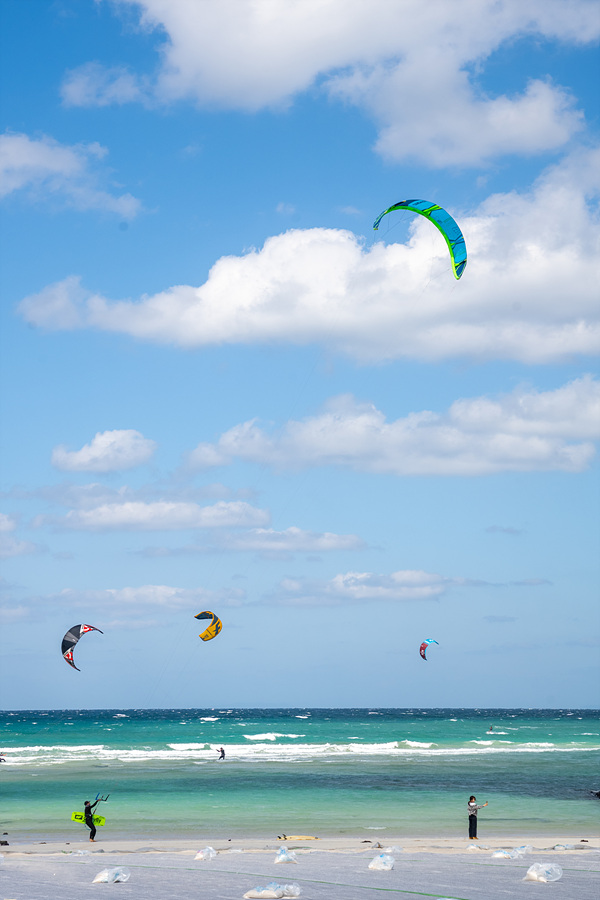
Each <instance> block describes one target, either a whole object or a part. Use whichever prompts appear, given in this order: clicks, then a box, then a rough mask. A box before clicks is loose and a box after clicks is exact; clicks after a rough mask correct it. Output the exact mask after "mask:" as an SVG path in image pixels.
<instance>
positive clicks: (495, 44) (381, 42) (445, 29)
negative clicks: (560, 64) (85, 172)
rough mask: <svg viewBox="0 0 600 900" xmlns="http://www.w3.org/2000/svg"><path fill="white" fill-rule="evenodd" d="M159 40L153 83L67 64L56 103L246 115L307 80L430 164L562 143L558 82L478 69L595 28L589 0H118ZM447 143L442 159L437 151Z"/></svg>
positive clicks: (571, 120) (565, 109)
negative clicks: (216, 109) (199, 108)
mask: <svg viewBox="0 0 600 900" xmlns="http://www.w3.org/2000/svg"><path fill="white" fill-rule="evenodd" d="M120 2H121V3H122V4H124V5H125V4H127V5H128V6H134V7H136V8H137V9H139V11H140V13H141V20H142V23H143V25H144V26H145V27H146V28H147V29H156V30H159V31H160V32H161V33H163V34H165V35H166V39H165V41H164V43H163V44H162V46H161V48H160V52H161V65H160V68H159V71H158V73H157V76H156V78H155V80H154V83H152V84H151V82H150V79H148V78H147V77H143V76H138V75H136V74H135V73H132V72H130V71H128V70H126V69H124V68H123V67H119V66H117V67H112V68H103V67H102V66H100V65H98V64H97V63H88V64H86V65H84V66H82V67H80V68H79V69H76V70H74V71H71V72H69V73H68V75H67V78H66V80H65V83H64V86H63V99H64V101H65V102H66V103H68V104H71V105H82V106H90V105H94V106H103V105H106V104H108V103H124V102H129V101H141V102H143V103H146V104H148V103H150V102H162V103H169V102H173V101H176V100H180V99H182V98H183V99H190V100H193V101H195V102H196V103H198V104H200V105H203V106H221V107H225V108H234V109H243V110H247V111H255V110H257V109H260V108H263V107H282V106H285V105H287V104H289V102H290V101H291V100H292V98H293V97H294V96H295V95H296V94H298V93H300V92H301V91H305V90H307V89H308V88H309V87H311V85H314V84H315V82H319V81H320V82H321V83H323V84H324V85H325V86H326V88H328V89H329V90H330V92H331V94H332V95H333V96H340V97H343V98H344V99H346V100H347V101H349V102H352V103H357V104H359V105H360V106H362V107H364V108H365V109H366V110H367V111H368V112H369V114H370V115H372V116H373V117H374V118H375V120H376V121H377V122H378V123H379V124H380V126H381V129H382V130H381V134H380V139H379V142H378V149H379V150H380V151H381V152H383V153H384V154H385V155H387V156H390V157H392V158H396V159H397V158H401V157H403V156H406V155H409V156H410V155H413V154H415V153H417V152H418V153H419V156H420V157H421V159H423V158H424V159H426V160H427V161H429V162H431V163H432V164H434V165H437V164H447V163H448V162H450V163H464V162H476V163H478V162H480V161H481V160H482V159H484V158H485V157H486V156H489V155H496V154H498V153H505V152H518V151H524V152H535V151H538V150H543V149H548V148H551V147H556V146H559V145H560V144H561V143H563V142H564V141H565V140H567V139H568V137H569V136H570V134H571V133H572V132H573V130H575V129H576V128H577V127H578V125H579V117H578V115H577V114H576V113H574V112H573V110H572V109H571V108H570V102H569V100H568V98H566V97H565V94H564V92H563V91H561V90H560V88H555V87H554V86H553V85H551V84H549V83H545V82H541V81H535V82H532V83H530V84H529V85H526V86H524V90H523V92H522V93H521V94H517V95H516V96H515V97H507V96H500V97H488V96H486V95H485V94H484V93H483V92H482V91H480V90H479V89H478V81H477V74H475V73H478V71H479V70H480V69H481V68H483V66H484V63H485V61H486V59H487V58H488V57H489V56H490V55H491V54H492V53H493V52H494V51H495V50H497V49H498V48H499V47H500V46H502V45H503V44H505V43H506V42H508V41H515V40H517V39H518V38H519V37H523V36H534V37H535V38H537V39H540V38H542V39H543V38H545V39H549V40H559V41H564V42H572V43H576V44H577V43H584V42H589V41H592V40H594V39H595V38H596V37H597V36H598V32H599V30H600V29H599V23H598V16H597V14H596V10H595V8H594V3H591V2H587V0H570V2H569V3H565V2H564V0H528V2H527V3H523V2H520V0H498V2H495V3H493V4H492V3H483V4H482V3H481V2H480V0H454V2H453V3H448V2H447V0H428V2H427V3H422V2H421V0H402V2H396V3H393V2H390V0H371V2H369V3H365V2H364V0H304V2H302V3H290V2H289V0H220V2H219V3H197V2H194V0H120ZM444 144H445V145H447V156H446V158H444V157H443V155H442V154H441V153H440V149H439V148H440V147H441V146H442V145H444Z"/></svg>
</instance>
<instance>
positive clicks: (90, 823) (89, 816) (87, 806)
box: [83, 794, 110, 841]
mask: <svg viewBox="0 0 600 900" xmlns="http://www.w3.org/2000/svg"><path fill="white" fill-rule="evenodd" d="M109 797H110V794H107V795H106V797H99V796H98V794H96V799H95V800H94V802H93V803H90V801H89V800H86V801H85V803H84V804H83V814H84V816H85V824H86V825H87V827H88V828H89V829H90V841H93V840H95V838H96V826H95V825H94V813H93V810H94V807H96V806H98V804H99V803H100V802H101V801H104V802H106V801H107V800H108V798H109Z"/></svg>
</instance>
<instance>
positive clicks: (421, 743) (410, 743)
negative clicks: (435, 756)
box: [399, 741, 437, 750]
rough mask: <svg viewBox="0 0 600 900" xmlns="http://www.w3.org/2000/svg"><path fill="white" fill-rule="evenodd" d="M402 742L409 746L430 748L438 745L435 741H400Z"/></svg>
mask: <svg viewBox="0 0 600 900" xmlns="http://www.w3.org/2000/svg"><path fill="white" fill-rule="evenodd" d="M399 743H400V744H406V746H407V747H424V748H425V749H426V750H428V749H429V748H430V747H436V746H437V744H434V743H433V742H431V743H429V744H427V743H425V742H424V741H399Z"/></svg>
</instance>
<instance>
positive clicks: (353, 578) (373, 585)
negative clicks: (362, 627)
mask: <svg viewBox="0 0 600 900" xmlns="http://www.w3.org/2000/svg"><path fill="white" fill-rule="evenodd" d="M548 584H550V582H549V581H547V580H546V579H543V578H530V579H527V580H524V581H509V582H498V583H494V582H488V581H479V580H473V579H469V578H463V577H449V576H445V575H438V574H436V573H431V572H423V571H421V570H418V569H416V570H415V569H403V570H400V571H398V572H392V573H391V574H389V575H382V574H376V573H374V572H344V573H340V574H339V575H335V576H334V577H333V578H331V579H328V580H326V579H308V578H284V579H283V580H282V581H281V582H280V583H279V585H278V587H277V589H276V590H275V591H274V592H273V593H272V594H270V595H268V596H267V597H265V598H264V601H263V602H265V603H271V604H277V605H282V606H339V605H341V604H343V603H366V602H373V601H377V600H385V601H391V602H398V601H408V600H417V601H423V600H437V599H438V598H440V597H441V596H442V595H443V594H444V593H445V592H446V591H447V590H448V588H451V587H463V588H465V587H466V588H469V587H476V588H480V587H482V586H486V587H496V588H507V587H514V586H519V587H540V586H543V585H548Z"/></svg>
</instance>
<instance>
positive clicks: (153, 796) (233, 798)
mask: <svg viewBox="0 0 600 900" xmlns="http://www.w3.org/2000/svg"><path fill="white" fill-rule="evenodd" d="M490 726H492V727H493V731H492V732H490V731H489V729H490ZM0 728H1V729H2V730H1V732H0V733H1V735H2V737H1V738H0V742H1V746H2V749H3V755H4V757H5V759H6V762H5V763H4V764H2V766H1V767H0V778H1V779H2V791H1V793H2V813H1V821H0V825H1V826H2V827H1V829H0V830H1V831H4V832H8V833H9V840H11V841H20V840H52V839H64V840H77V839H81V837H83V836H86V835H87V831H86V830H85V828H84V826H81V825H77V824H76V823H72V822H71V821H70V817H71V813H72V812H73V811H76V810H81V809H82V808H83V801H84V800H86V799H90V800H93V799H94V797H95V796H96V794H97V793H99V792H101V793H105V794H106V793H110V794H111V796H110V800H109V801H108V802H107V803H106V804H100V807H99V808H98V810H97V811H98V812H100V813H101V814H102V815H105V816H106V819H107V825H106V826H105V828H104V829H100V832H99V835H98V836H99V837H100V838H101V837H102V836H103V834H106V835H110V837H113V838H117V837H120V838H138V837H139V838H144V839H146V838H152V837H171V838H172V837H177V836H182V837H183V836H194V837H198V838H199V839H200V838H201V837H202V836H206V837H210V838H211V839H215V840H216V839H223V840H225V839H227V838H230V837H231V838H235V837H261V838H262V837H264V838H265V839H272V838H274V837H275V836H276V835H278V834H281V833H283V832H285V833H287V834H316V835H321V836H328V837H335V836H344V835H353V836H361V837H363V838H365V839H371V840H385V837H386V834H389V835H393V836H394V837H401V836H402V835H406V836H407V837H408V836H423V837H432V836H436V835H437V836H440V837H441V836H462V835H464V834H465V831H466V802H467V799H468V797H469V795H470V794H471V793H474V794H476V796H477V798H478V801H479V802H483V801H485V800H488V801H489V807H488V808H487V809H485V810H482V812H480V814H479V816H480V828H479V834H480V838H481V837H485V836H488V837H493V836H494V835H497V836H501V835H504V834H518V835H522V836H523V837H526V836H527V835H534V834H543V835H545V834H547V835H548V836H552V835H560V834H563V835H564V834H569V835H572V836H574V837H589V836H591V835H594V834H597V833H598V830H599V829H598V825H599V814H600V801H598V800H596V799H595V798H594V797H592V796H591V794H590V793H589V791H590V790H592V789H595V790H597V789H599V788H600V775H599V772H600V766H599V762H600V716H599V713H598V711H591V710H464V709H462V710H450V709H444V710H430V709H429V710H418V709H414V710H401V709H399V710H388V709H377V710H376V709H371V710H365V709H356V710H348V709H329V710H328V709H321V710H317V709H308V710H302V709H295V710H289V709H286V710H261V709H252V710H189V709H188V710H63V711H60V710H55V711H26V712H11V713H2V714H0ZM220 746H223V747H225V751H226V759H225V761H224V762H218V761H217V756H218V754H217V748H218V747H220Z"/></svg>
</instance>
